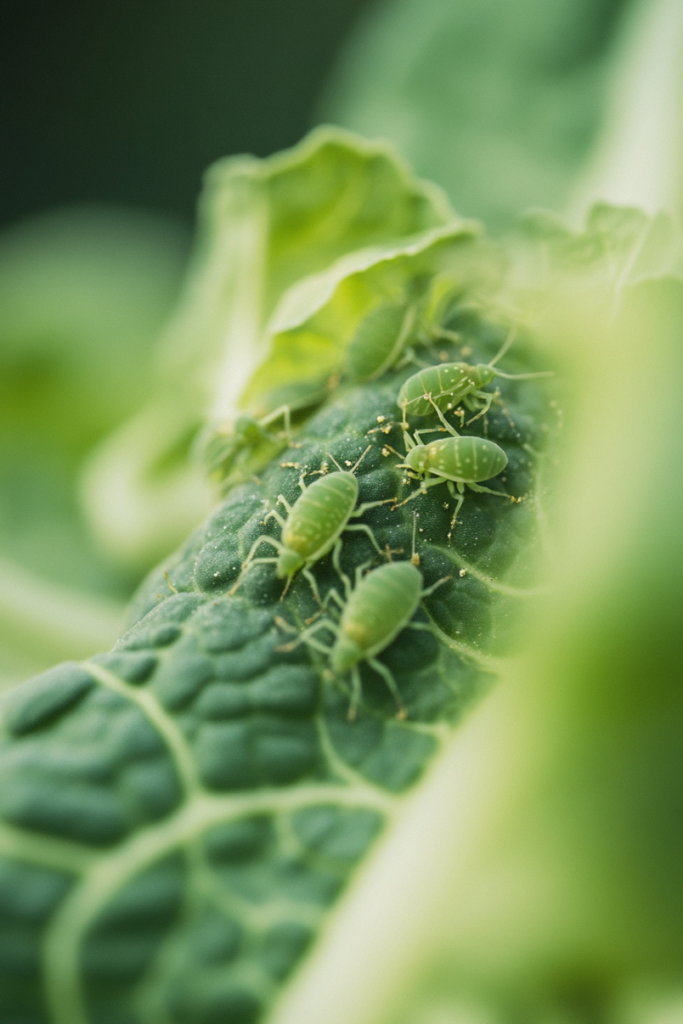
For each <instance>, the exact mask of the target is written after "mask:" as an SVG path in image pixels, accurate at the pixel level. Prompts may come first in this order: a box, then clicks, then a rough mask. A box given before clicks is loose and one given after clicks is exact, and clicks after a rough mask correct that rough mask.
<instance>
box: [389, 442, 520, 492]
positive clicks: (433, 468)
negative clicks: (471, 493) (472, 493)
mask: <svg viewBox="0 0 683 1024" xmlns="http://www.w3.org/2000/svg"><path fill="white" fill-rule="evenodd" d="M507 463H508V457H507V455H506V454H505V452H504V451H503V449H502V448H501V447H500V446H499V445H497V444H496V443H495V441H489V440H488V438H485V437H459V436H458V437H445V438H439V440H438V441H430V443H429V444H418V445H415V447H414V448H411V449H410V451H409V452H408V454H407V455H406V460H405V463H404V464H403V465H404V467H405V468H406V469H409V470H411V471H412V472H413V473H415V474H416V475H417V476H422V477H425V478H427V477H438V478H440V482H442V483H443V482H445V481H447V480H450V481H452V482H453V483H456V484H461V485H464V484H469V485H470V486H471V485H472V484H476V483H479V482H480V481H482V480H490V479H491V477H494V476H498V474H499V473H502V471H503V470H504V469H505V467H506V466H507ZM437 482H439V481H438V480H434V484H436V483H437ZM430 486H433V484H431V485H430Z"/></svg>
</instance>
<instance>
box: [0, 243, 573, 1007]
mask: <svg viewBox="0 0 683 1024" xmlns="http://www.w3.org/2000/svg"><path fill="white" fill-rule="evenodd" d="M469 251H470V250H469V248H468V247H467V246H466V247H465V248H464V249H463V253H465V252H469ZM473 252H474V253H475V256H476V248H475V249H474V250H473ZM474 262H475V265H476V258H475V261H474ZM494 312H495V311H494V310H493V309H491V308H490V307H484V306H481V305H480V306H478V307H473V306H472V305H471V304H470V305H468V304H467V303H464V304H462V305H461V306H460V307H457V308H456V309H455V310H454V311H453V312H452V314H451V316H450V318H449V319H447V322H446V324H445V326H446V327H447V328H449V329H451V330H452V331H453V332H456V333H454V335H453V339H454V340H443V339H439V340H438V343H437V344H436V345H435V344H428V343H427V344H425V346H424V347H423V348H422V349H421V351H422V353H423V355H424V356H425V359H427V360H428V361H432V362H438V361H439V358H440V357H443V356H440V354H445V355H446V357H447V358H451V359H455V358H458V357H462V354H463V349H464V350H465V352H466V353H467V352H468V353H469V356H468V358H471V359H472V360H473V361H477V360H479V361H487V360H489V359H491V358H492V357H493V356H494V355H495V354H496V352H497V351H498V350H499V348H500V346H501V344H502V342H503V341H504V339H505V336H506V328H505V327H504V326H502V325H501V324H500V323H499V322H497V320H496V319H495V317H493V313H494ZM457 339H460V340H457ZM508 358H509V362H508V361H507V360H508ZM506 367H509V368H511V369H513V370H520V369H521V370H524V369H527V370H528V369H538V368H543V369H544V368H545V367H539V366H538V363H537V362H536V361H535V359H534V356H533V353H532V350H531V347H530V345H529V342H528V340H527V339H525V338H521V337H520V339H519V342H518V344H516V345H515V348H514V350H513V351H512V352H511V353H510V356H509V357H506ZM414 369H415V367H414V366H410V365H408V366H405V367H403V368H402V369H400V370H397V371H390V372H388V373H385V374H384V375H383V376H382V377H380V378H379V379H378V380H377V381H373V382H371V383H368V384H362V385H356V386H354V385H351V384H348V383H341V384H340V385H339V386H338V387H337V388H336V389H335V390H334V391H333V392H332V393H331V394H329V395H328V397H327V398H326V400H325V402H324V403H323V404H322V406H321V408H320V409H319V410H318V411H317V412H316V413H314V414H313V415H312V416H311V417H310V418H309V419H308V420H307V421H306V422H305V423H304V424H303V425H302V426H301V427H300V428H299V429H298V430H297V433H296V435H295V438H294V439H293V440H294V446H293V447H292V448H291V449H289V450H287V451H285V452H283V453H282V455H281V456H280V457H279V458H278V459H276V460H274V461H273V462H271V463H270V464H269V465H268V466H267V467H265V468H264V470H263V471H262V472H261V474H260V477H259V480H258V481H257V480H252V481H250V482H248V483H246V484H244V485H242V486H240V487H237V488H234V489H233V490H232V491H230V493H229V494H228V495H227V497H226V498H225V500H224V501H223V503H222V504H221V505H220V506H219V507H218V508H217V509H216V511H215V512H214V514H213V515H212V516H211V518H210V519H209V521H208V522H207V524H206V525H205V526H204V527H202V528H201V529H200V530H199V531H198V532H197V533H196V534H195V535H194V536H193V537H192V538H191V539H190V540H189V541H188V542H187V544H186V545H185V546H184V547H183V548H182V549H181V551H180V552H179V553H178V554H177V555H176V556H174V557H173V558H172V559H170V560H168V561H167V562H166V563H165V564H164V565H163V566H162V568H161V569H160V570H158V571H156V572H154V573H153V574H152V576H151V577H150V578H149V580H148V581H147V583H146V584H145V586H144V587H143V588H142V590H141V592H140V594H139V595H138V598H137V601H136V604H135V607H134V609H133V612H132V622H133V625H132V627H131V629H130V630H129V631H128V633H126V634H125V635H124V636H123V637H122V639H121V640H120V641H119V642H118V644H117V645H116V646H115V647H114V649H113V650H112V651H111V652H109V653H108V654H104V655H100V656H97V657H95V658H93V659H91V660H90V661H87V662H83V663H80V664H77V663H67V664H65V665H63V666H60V667H58V668H56V669H54V670H53V671H52V672H50V673H48V674H47V675H46V676H44V677H42V678H39V679H37V680H34V681H33V682H31V683H29V684H27V685H26V686H24V687H20V688H19V689H17V690H15V691H14V692H13V693H12V694H11V696H10V698H9V699H8V700H7V702H6V703H5V705H4V708H3V710H2V718H1V722H2V724H1V726H0V728H1V729H2V732H1V733H0V813H1V814H2V819H3V820H2V824H0V856H1V859H0V932H1V933H2V934H3V935H4V936H7V945H6V946H3V947H2V948H3V950H5V949H6V950H7V952H6V953H5V952H3V953H2V956H1V957H0V972H1V976H2V984H1V985H0V993H2V994H1V995H0V1009H1V1010H2V1015H3V1018H4V1019H5V1020H7V1021H8V1022H9V1021H12V1022H14V1021H17V1022H18V1021H21V1022H22V1024H25V1022H28V1021H29V1020H30V1021H33V1022H35V1024H48V1022H49V1024H105V1022H106V1024H129V1022H131V1024H132V1022H148V1021H173V1022H183V1021H195V1020H201V1021H209V1020H223V1019H224V1020H228V1021H233V1022H237V1021H242V1022H248V1021H256V1020H257V1019H259V1018H260V1017H261V1016H262V1014H263V1012H264V1011H265V1009H266V1008H267V1007H268V1006H270V1005H271V1003H272V1001H273V999H274V998H275V997H276V996H277V995H278V993H279V992H280V990H281V988H282V986H283V984H284V982H285V981H286V979H288V978H289V977H290V976H291V974H292V972H293V971H294V970H295V968H296V967H297V965H298V964H299V963H300V962H301V959H302V957H303V955H304V952H305V950H306V949H307V948H308V947H309V946H310V945H311V944H312V943H313V942H314V941H315V939H316V937H317V936H318V934H319V933H320V930H321V928H322V927H323V925H324V923H325V921H326V919H327V915H328V913H329V911H330V909H331V908H332V907H333V906H334V905H335V903H336V901H337V900H338V898H339V895H340V893H341V892H342V891H343V890H344V888H345V886H346V885H347V884H348V882H349V880H350V879H351V878H352V877H353V874H354V871H355V868H356V867H357V865H358V864H359V862H360V861H361V860H362V859H363V858H364V857H365V855H366V853H367V851H368V849H369V848H370V847H371V846H372V844H373V843H374V842H376V840H377V838H378V837H379V836H380V835H381V834H382V833H383V832H385V831H386V829H387V828H388V826H389V825H391V823H392V822H394V821H395V820H397V818H398V816H399V815H400V814H401V812H402V808H403V807H404V804H405V800H406V796H407V794H409V793H410V792H411V791H412V790H413V789H414V787H415V786H416V784H418V782H419V780H420V779H421V777H422V775H423V774H424V772H425V769H426V768H427V767H428V765H429V764H430V763H431V762H432V760H433V759H434V757H435V756H436V755H437V754H438V752H439V750H441V749H442V748H443V747H444V745H446V744H448V742H449V739H450V737H451V735H452V731H453V729H454V727H455V726H456V724H457V723H458V721H459V720H460V717H461V715H462V712H463V710H464V709H465V708H466V707H467V706H468V704H469V703H470V702H471V701H472V699H473V697H475V696H476V695H477V694H478V693H480V692H481V691H482V690H483V689H485V688H487V687H488V685H489V682H490V681H491V679H492V678H493V676H494V675H495V673H496V671H497V670H498V667H499V665H500V659H501V658H502V657H503V656H504V655H505V654H506V653H507V652H509V650H510V648H511V645H512V643H513V623H514V621H515V619H516V618H517V615H518V613H519V609H520V608H521V607H522V606H523V605H524V603H525V601H527V600H528V599H529V598H530V597H532V596H533V594H534V589H533V586H534V572H535V565H536V555H535V553H534V550H533V538H534V536H535V532H536V530H537V526H538V523H537V504H536V502H535V501H533V500H531V495H532V494H533V490H534V479H535V475H536V469H537V461H538V457H537V455H534V454H532V452H538V451H539V450H540V449H541V447H542V445H543V441H544V435H545V434H547V432H548V431H547V429H544V428H549V429H551V428H552V421H553V419H554V416H555V414H554V411H553V410H552V408H551V407H550V405H549V404H548V399H547V396H546V394H545V390H544V389H545V386H546V385H545V383H544V382H539V381H507V380H502V381H501V398H500V399H499V400H498V401H496V402H495V403H494V405H493V406H492V409H491V412H490V413H489V415H488V416H487V420H486V427H485V429H486V430H487V432H488V436H489V437H490V438H491V439H494V440H495V441H496V442H498V443H499V444H500V445H502V446H503V448H504V449H505V451H506V453H507V455H508V459H509V465H508V469H507V471H506V473H505V474H504V480H501V481H494V482H493V486H494V487H499V489H503V488H504V489H505V490H507V493H508V494H511V495H514V496H518V497H522V496H526V497H527V499H528V500H525V501H524V502H522V503H514V504H513V503H511V502H510V501H509V500H506V499H504V498H502V497H498V496H496V495H492V494H474V493H467V495H466V496H465V501H464V504H463V507H462V510H461V512H460V514H459V518H458V522H457V525H456V527H455V530H454V533H453V540H452V543H450V544H449V542H448V534H449V530H450V529H451V521H452V515H453V508H454V502H453V500H452V499H451V498H450V496H449V493H448V491H447V489H446V487H445V486H438V487H435V488H433V489H431V490H429V491H428V492H427V493H426V494H424V495H422V496H418V497H417V498H416V499H415V500H411V502H410V503H409V504H407V505H403V506H400V505H399V507H397V508H393V507H392V506H393V504H395V502H393V501H391V500H390V501H389V502H388V503H387V499H395V498H398V499H399V500H401V499H404V498H406V497H408V496H409V495H410V494H411V493H412V492H413V491H414V489H415V487H416V486H417V485H416V484H414V483H411V482H410V481H406V480H405V479H404V475H403V471H402V470H401V469H397V468H396V467H397V464H398V463H399V461H400V456H398V455H396V454H394V453H392V450H391V449H393V450H394V452H396V451H401V450H402V448H403V436H402V435H403V432H402V429H401V426H400V424H399V423H397V422H396V417H397V416H398V409H397V407H396V398H397V394H398V390H399V388H400V386H401V384H402V383H403V381H404V380H405V379H406V377H407V376H409V375H410V374H411V373H412V372H414ZM432 419H433V421H434V422H433V423H431V425H432V426H433V427H434V429H435V430H437V431H438V430H439V429H440V424H439V422H438V420H437V419H436V417H432ZM426 422H427V424H429V423H430V421H429V420H427V421H426ZM477 428H478V429H479V431H482V430H483V429H484V426H483V423H482V421H481V420H480V421H478V422H477V424H473V425H472V427H471V428H466V429H465V431H464V432H465V433H470V432H472V431H474V432H476V431H477ZM437 436H438V435H437ZM366 449H367V451H366ZM363 452H365V456H364V458H363V459H362V461H361V462H360V463H359V465H358V468H357V477H358V482H359V500H360V501H362V502H368V501H370V502H371V501H384V502H385V504H382V505H379V506H377V507H375V508H373V509H371V510H369V511H367V512H366V513H365V514H364V516H363V520H362V521H363V523H365V525H367V526H368V527H369V529H370V530H371V531H372V534H373V537H374V539H375V541H376V543H377V545H378V546H379V548H380V549H381V550H382V551H384V552H385V553H386V554H385V555H384V556H380V555H379V554H378V553H377V551H376V549H375V546H374V545H373V543H371V540H370V538H369V537H368V536H367V535H366V533H363V532H357V531H353V532H347V533H345V534H344V537H343V546H342V551H341V568H342V569H343V571H344V572H345V573H347V574H348V575H349V576H350V578H353V577H354V573H355V571H356V570H361V568H362V567H363V566H365V567H367V565H368V563H369V564H370V565H373V566H378V565H380V564H383V563H384V561H385V558H393V559H402V560H406V559H410V558H411V555H412V554H415V555H416V556H418V557H419V569H420V572H421V574H422V577H423V580H424V585H425V587H429V586H431V585H433V584H436V583H438V582H439V581H442V583H441V585H440V586H438V587H437V588H436V589H435V591H434V592H433V593H432V594H431V595H430V596H428V597H426V598H425V600H424V602H423V607H422V608H420V610H419V611H418V612H417V615H416V619H417V621H418V622H420V623H421V624H422V625H423V626H427V627H428V628H427V630H424V629H421V630H419V631H418V630H413V629H405V630H404V631H402V632H401V633H400V634H399V635H398V637H397V638H396V639H395V640H394V641H393V643H391V644H390V645H389V646H388V647H386V649H385V650H383V651H381V652H380V653H379V654H378V658H379V659H380V660H381V662H382V663H383V664H384V666H386V668H387V669H389V671H390V672H391V673H393V676H394V678H395V680H396V684H397V686H398V689H399V692H400V695H401V701H402V703H403V704H404V705H405V708H406V710H407V718H405V720H401V718H400V717H397V707H396V702H395V699H394V697H393V696H392V695H391V693H390V691H389V688H388V687H387V685H386V682H385V680H384V678H383V677H382V676H381V675H379V674H377V673H376V672H375V670H374V669H373V668H372V667H371V666H370V665H369V664H363V665H362V666H361V677H362V702H361V706H360V708H359V712H358V716H357V719H356V720H355V721H349V718H348V711H349V701H350V696H349V680H348V678H345V677H341V678H334V677H331V673H330V672H329V666H328V658H327V656H326V655H325V654H324V653H322V652H320V651H317V650H311V649H309V648H308V647H307V646H306V645H300V646H298V647H296V648H295V649H293V650H288V649H286V648H287V644H288V643H291V640H292V637H293V636H294V633H293V632H292V630H294V631H298V630H301V629H303V628H304V627H305V624H306V622H307V621H308V622H310V620H311V619H315V618H316V615H317V614H318V613H319V608H318V605H317V603H316V601H315V599H314V596H313V591H312V588H311V585H310V582H309V580H308V579H307V578H306V577H305V576H299V577H297V578H296V579H295V580H294V583H293V584H292V585H291V586H290V587H289V588H288V591H287V593H286V594H283V581H282V580H278V579H277V577H276V575H275V571H274V567H273V566H272V565H271V564H268V563H255V564H254V565H253V566H252V567H251V568H250V569H249V570H248V571H247V572H246V573H245V574H244V576H243V578H241V579H240V574H241V570H242V568H243V564H244V560H245V558H246V556H247V554H248V552H249V551H250V549H251V548H252V546H253V544H254V542H255V540H256V539H257V538H258V537H259V536H262V535H263V534H264V533H265V534H268V535H271V536H277V533H278V531H277V529H275V530H273V525H274V524H273V521H272V519H271V520H269V521H268V522H264V516H265V514H266V513H267V512H268V510H270V509H275V508H278V507H279V508H282V505H281V504H280V505H279V506H278V501H279V495H283V496H284V498H285V499H286V500H287V501H288V502H290V503H293V502H294V501H295V500H296V498H297V496H298V495H299V493H300V488H299V479H300V477H301V476H302V474H303V475H304V482H306V483H310V482H311V481H313V480H316V479H318V474H319V473H320V471H321V468H323V464H324V463H327V465H328V468H329V466H330V464H331V459H332V458H334V459H336V461H337V462H338V463H339V464H340V465H341V466H344V467H348V466H351V465H353V463H355V462H356V461H357V460H358V458H359V456H360V455H361V454H362V453H363ZM416 561H417V558H416ZM311 572H312V573H313V575H314V578H315V580H316V584H317V586H318V588H319V590H320V592H321V594H322V596H323V597H325V596H326V595H327V594H328V593H329V592H330V590H331V588H335V589H338V590H341V584H340V579H339V575H338V573H337V571H336V569H335V567H334V565H333V561H332V559H331V556H330V555H328V556H326V557H325V558H323V559H321V560H320V561H319V562H318V563H316V564H315V565H314V566H313V567H312V569H311ZM238 580H239V587H238V588H237V590H236V592H235V587H236V584H237V583H238ZM321 636H322V634H321ZM41 950H42V952H41Z"/></svg>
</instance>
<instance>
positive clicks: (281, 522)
mask: <svg viewBox="0 0 683 1024" xmlns="http://www.w3.org/2000/svg"><path fill="white" fill-rule="evenodd" d="M269 519H274V520H275V522H276V523H278V525H279V526H281V527H284V525H285V521H284V519H283V518H282V516H281V515H280V513H279V512H278V511H277V509H275V508H271V510H270V512H269V513H268V515H267V516H265V518H264V520H263V522H264V523H267V522H268V520H269Z"/></svg>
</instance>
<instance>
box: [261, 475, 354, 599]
mask: <svg viewBox="0 0 683 1024" xmlns="http://www.w3.org/2000/svg"><path fill="white" fill-rule="evenodd" d="M357 500H358V481H357V480H356V478H355V476H354V475H353V473H346V472H344V471H340V472H338V473H329V474H328V475H327V476H321V477H319V479H318V480H316V481H315V483H313V484H311V486H310V487H307V488H306V490H305V491H303V492H302V493H301V495H300V497H299V498H298V499H297V501H295V503H294V505H293V506H292V507H291V509H290V511H289V516H288V517H287V520H286V521H285V522H284V525H283V526H282V535H281V536H282V542H281V543H282V546H281V548H280V553H279V555H278V559H277V574H278V576H279V577H280V579H283V578H284V577H285V576H291V575H293V574H294V573H295V572H296V571H297V570H298V569H300V568H301V567H302V566H304V565H305V566H306V567H308V566H310V565H314V564H315V563H316V562H317V561H319V560H320V559H321V558H323V557H324V556H325V555H326V554H327V553H328V551H331V550H332V548H333V547H334V544H335V541H336V540H337V538H338V537H339V536H340V534H341V533H342V532H343V530H344V529H345V527H346V526H347V524H348V521H349V519H350V517H351V515H352V513H353V510H354V508H355V506H356V501H357Z"/></svg>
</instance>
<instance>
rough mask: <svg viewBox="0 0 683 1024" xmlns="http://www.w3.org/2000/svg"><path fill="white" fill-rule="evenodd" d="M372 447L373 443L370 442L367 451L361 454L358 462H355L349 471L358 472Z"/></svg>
mask: <svg viewBox="0 0 683 1024" xmlns="http://www.w3.org/2000/svg"><path fill="white" fill-rule="evenodd" d="M371 448H372V445H371V444H369V445H368V446H367V448H366V449H365V451H364V452H363V454H362V455H361V456H360V458H358V459H357V460H356V462H355V463H354V465H353V466H352V467H351V469H350V470H349V473H355V472H356V470H357V469H358V467H359V466H360V464H361V462H362V461H363V459H364V458H365V456H366V455H367V454H368V452H369V451H370V449H371Z"/></svg>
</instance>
